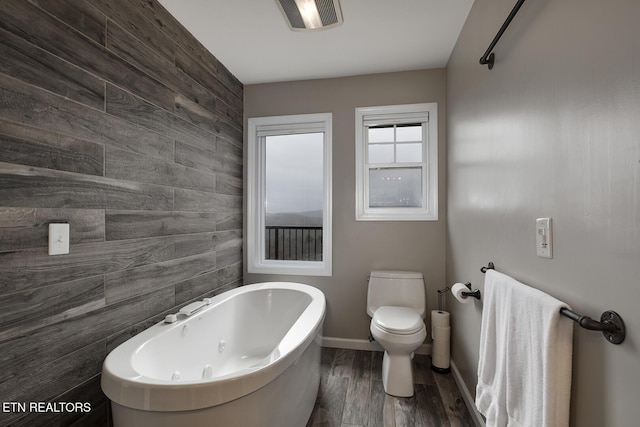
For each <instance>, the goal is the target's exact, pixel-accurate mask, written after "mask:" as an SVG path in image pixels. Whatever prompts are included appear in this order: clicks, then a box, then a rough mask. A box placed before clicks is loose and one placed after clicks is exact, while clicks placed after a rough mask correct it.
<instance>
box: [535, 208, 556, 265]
mask: <svg viewBox="0 0 640 427" xmlns="http://www.w3.org/2000/svg"><path fill="white" fill-rule="evenodd" d="M551 234H552V232H551V218H538V219H536V254H537V255H538V256H539V257H541V258H553V244H552V242H553V239H552V236H551Z"/></svg>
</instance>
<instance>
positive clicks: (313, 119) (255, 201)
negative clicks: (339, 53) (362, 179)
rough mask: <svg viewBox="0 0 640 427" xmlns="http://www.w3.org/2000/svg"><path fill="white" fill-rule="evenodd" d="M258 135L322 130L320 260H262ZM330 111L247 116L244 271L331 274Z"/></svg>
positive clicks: (261, 178)
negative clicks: (245, 251) (245, 261)
mask: <svg viewBox="0 0 640 427" xmlns="http://www.w3.org/2000/svg"><path fill="white" fill-rule="evenodd" d="M258 131H260V135H266V134H272V135H283V134H286V133H304V132H320V131H321V132H324V135H325V136H324V138H325V139H324V153H323V166H324V207H323V216H322V226H323V230H322V239H323V241H322V261H287V260H266V259H265V256H264V255H265V254H264V241H265V234H264V233H265V224H264V219H265V205H264V203H263V201H264V199H265V198H264V195H265V191H266V188H265V180H264V172H265V171H264V156H265V150H264V147H263V146H262V144H260V143H259V141H260V137H259V136H258ZM331 131H332V114H331V113H318V114H299V115H290V116H272V117H256V118H250V119H249V120H248V134H247V135H248V136H247V143H248V154H247V160H248V165H247V271H248V272H249V273H266V274H287V275H288V274H294V275H303V276H331V274H332V267H331V264H332V263H331V260H332V255H331V254H332V250H331V248H332V245H331V235H332V233H331V230H332V227H331V217H332V214H331V212H332V190H331V188H332V187H331V141H332V137H331V136H332V132H331Z"/></svg>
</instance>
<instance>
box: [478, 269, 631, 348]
mask: <svg viewBox="0 0 640 427" xmlns="http://www.w3.org/2000/svg"><path fill="white" fill-rule="evenodd" d="M495 268H496V267H495V265H494V264H493V262H490V263H489V264H488V265H487V266H486V267H482V268H481V269H480V271H482V272H483V273H486V272H487V270H495ZM560 314H561V315H563V316H565V317H568V318H569V319H571V320H573V321H574V322H576V323H577V324H578V325H580V327H582V328H584V329H588V330H590V331H601V332H602V335H603V336H604V337H605V338H606V339H607V341H609V342H610V343H611V344H620V343H622V342H623V341H624V338H625V336H626V332H627V329H626V328H625V326H624V322H623V321H622V317H620V315H619V314H618V313H616V312H615V311H613V310H608V311H605V312H604V313H602V316H600V321H599V322H598V321H597V320H593V319H592V318H591V317H589V316H582V315H580V314H577V313H574V312H573V311H571V310H569V309H568V308H561V309H560Z"/></svg>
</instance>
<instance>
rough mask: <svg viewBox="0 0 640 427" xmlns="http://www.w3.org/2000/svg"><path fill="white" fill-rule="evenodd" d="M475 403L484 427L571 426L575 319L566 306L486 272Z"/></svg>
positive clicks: (492, 272)
mask: <svg viewBox="0 0 640 427" xmlns="http://www.w3.org/2000/svg"><path fill="white" fill-rule="evenodd" d="M482 299H483V309H482V328H481V332H480V354H479V356H480V357H479V361H478V385H477V387H476V407H477V408H478V410H479V411H480V413H481V414H483V415H484V416H485V417H486V418H487V426H489V427H491V426H516V427H545V426H546V427H564V426H568V425H569V400H570V397H571V355H572V352H573V321H572V320H571V319H568V318H566V317H564V316H561V315H560V308H562V307H567V308H569V306H568V305H566V304H564V303H562V302H560V301H558V300H557V299H555V298H553V297H551V296H549V295H547V294H545V293H544V292H541V291H539V290H537V289H533V288H531V287H529V286H527V285H524V284H522V283H520V282H518V281H516V280H514V279H512V278H511V277H509V276H506V275H504V274H502V273H499V272H497V271H495V270H487V273H486V278H485V285H484V292H483V294H482Z"/></svg>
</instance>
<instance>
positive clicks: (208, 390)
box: [102, 282, 325, 427]
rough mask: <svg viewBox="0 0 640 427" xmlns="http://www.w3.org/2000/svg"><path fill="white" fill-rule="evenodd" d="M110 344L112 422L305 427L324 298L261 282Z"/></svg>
mask: <svg viewBox="0 0 640 427" xmlns="http://www.w3.org/2000/svg"><path fill="white" fill-rule="evenodd" d="M207 302H208V305H206V306H205V307H204V308H202V309H200V310H198V311H196V312H195V313H193V314H191V315H189V316H186V315H183V314H179V315H178V316H177V321H175V322H174V323H165V322H160V323H158V324H156V325H154V326H152V327H150V328H149V329H147V330H145V331H143V332H141V333H140V334H138V335H136V336H134V337H133V338H131V339H129V340H128V341H126V342H125V343H123V344H121V345H120V346H118V347H117V348H115V349H114V350H113V351H112V352H111V353H110V354H109V355H108V356H107V358H106V359H105V361H104V365H103V368H102V390H103V391H104V393H105V394H106V395H107V397H108V398H109V399H111V407H112V414H113V423H114V426H115V427H122V426H140V427H162V426H167V427H168V426H179V427H185V426H189V427H195V426H224V427H235V426H237V427H252V426H256V427H280V426H287V427H303V426H304V425H305V424H306V422H307V420H308V418H309V416H310V415H311V411H312V410H313V405H314V402H315V399H316V395H317V393H318V386H319V383H320V337H321V335H322V324H323V321H324V315H325V298H324V294H323V293H322V292H321V291H320V290H318V289H316V288H314V287H311V286H307V285H302V284H298V283H285V282H277V283H275V282H274V283H259V284H254V285H247V286H243V287H240V288H236V289H233V290H231V291H228V292H225V293H223V294H220V295H218V296H215V297H213V298H211V299H210V300H209V301H207Z"/></svg>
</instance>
